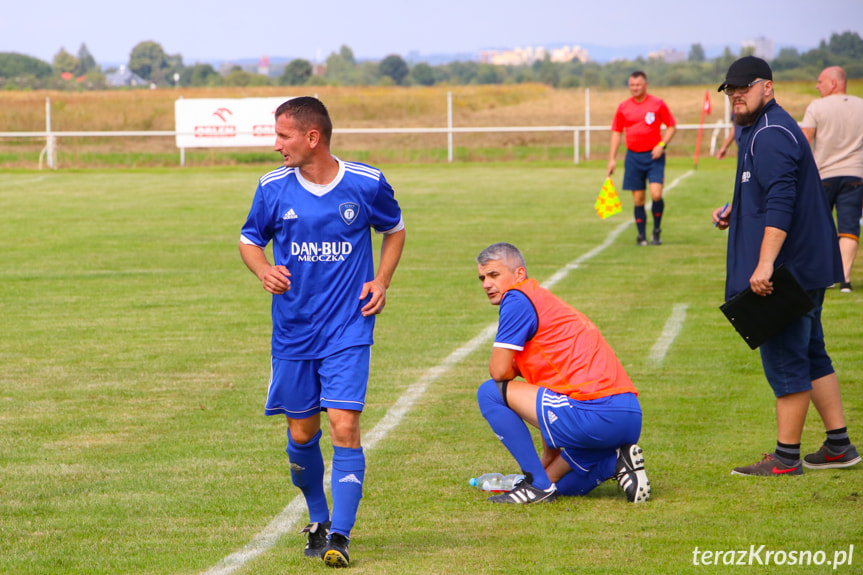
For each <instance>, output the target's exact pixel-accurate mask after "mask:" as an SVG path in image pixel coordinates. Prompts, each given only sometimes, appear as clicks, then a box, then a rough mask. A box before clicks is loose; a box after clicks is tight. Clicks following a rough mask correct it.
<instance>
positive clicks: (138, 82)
mask: <svg viewBox="0 0 863 575" xmlns="http://www.w3.org/2000/svg"><path fill="white" fill-rule="evenodd" d="M105 81H106V82H107V83H108V85H109V86H112V87H123V86H127V87H128V86H148V85H149V84H150V83H149V82H148V81H147V80H145V79H143V78H142V77H140V76H139V75H137V74H135V73H134V72H131V71H129V70H127V69H126V66H125V64H123V65H121V66H120V69H119V70H118V71H116V72H114V73H113V74H106V75H105Z"/></svg>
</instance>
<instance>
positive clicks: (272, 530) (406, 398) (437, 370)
mask: <svg viewBox="0 0 863 575" xmlns="http://www.w3.org/2000/svg"><path fill="white" fill-rule="evenodd" d="M692 174H693V171H692V170H689V171H688V172H686V173H685V174H683V175H681V176H679V177H678V178H675V179H674V181H672V182H671V183H670V184H669V185H668V186H667V187H666V188H665V190H666V191H669V190H671V189H672V188H674V187H675V186H677V184H678V183H680V182H681V181H682V180H683V179H684V178H687V177H689V176H690V175H692ZM630 224H632V220H627V221H625V222H622V223H621V224H619V225H618V226H617V227H616V228H614V229H613V230H612V231H611V232H610V233H609V234H608V236H607V237H606V238H605V241H604V242H603V243H602V244H600V245H599V246H597V247H595V248H593V249H592V250H590V251H589V252H587V253H586V254H584V255H582V256H579V257H578V258H576V259H575V260H573V261H571V262H570V263H568V264H566V265H565V266H564V267H562V268H561V269H560V270H558V271H557V272H555V273H554V274H553V275H552V276H551V277H550V278H548V279H547V280H546V281H545V282H543V284H542V285H543V287H545V288H551V287H552V286H553V285H555V284H556V283H558V282H559V281H560V280H562V279H563V278H565V277H566V276H567V275H568V274H569V272H571V271H572V270H574V269H577V268H578V266H579V265H580V264H582V263H584V262H586V261H587V260H589V259H591V258H593V257H595V256H597V255H599V254H600V253H602V252H603V250H605V249H606V248H608V247H609V246H611V244H612V243H613V242H614V240H615V239H617V236H619V235H620V234H621V233H622V232H623V231H624V230H625V229H626V228H627V227H629V225H630ZM495 333H497V323H496V322H495V323H493V324H489V325H488V326H486V327H485V328H484V329H483V330H482V331H481V332H480V333H479V334H478V335H477V336H475V337H474V338H473V339H471V340H470V341H468V342H467V343H465V344H464V345H462V346H461V347H459V348H458V349H457V350H455V351H454V352H452V353H451V354H449V355H448V356H447V357H446V359H444V360H443V361H442V362H441V363H439V364H438V365H436V366H434V367H432V368H430V369H428V370H427V371H426V372H425V373H424V374H423V375H422V376H421V377H420V378H419V379H418V380H417V381H416V383H414V384H413V385H411V386H410V387H408V388H407V389H406V390H405V392H404V393H403V394H402V395H401V397H399V398H398V400H397V401H396V402H395V403H394V404H393V406H392V407H390V408H389V409H388V410H387V412H386V414H384V416H383V418H382V419H381V420H380V421H378V423H377V424H376V425H375V426H374V427H373V428H372V430H371V431H370V432H369V433H368V434H366V435H364V436H363V450H364V451H365V450H370V449H372V448H373V447H374V446H375V445H377V443H378V442H379V441H381V440H382V439H384V438H385V437H386V436H387V434H388V433H389V432H390V431H391V430H392V429H393V428H395V427H396V426H397V425H398V424H399V423H400V422H401V420H402V419H403V418H404V416H405V415H407V413H408V411H410V408H411V407H413V404H414V403H415V402H416V401H417V400H418V399H419V398H420V397H422V395H423V394H424V393H425V392H426V390H427V389H428V387H429V385H431V384H432V383H434V382H435V381H437V380H438V379H439V378H440V377H442V376H443V375H444V374H446V373H447V372H448V371H449V370H450V369H451V368H453V367H455V366H456V365H458V364H459V363H460V362H461V361H462V360H464V359H465V358H466V357H467V356H469V355H470V354H472V353H473V352H474V351H476V350H477V349H479V348H480V346H481V345H484V344H486V343H487V342H489V341H490V340H491V339H492V338H493V337H494V335H495ZM330 475H331V473H330V470H329V469H327V472H326V474H325V475H324V488H325V489H327V488H328V487H329V485H330ZM305 512H306V501H305V498H304V497H303V495H302V494H300V495H297V496H296V497H295V498H294V499H293V500H292V501H291V502H290V503H289V504H288V506H287V507H285V508H284V509H283V510H282V512H281V513H279V514H278V515H276V516H275V517H274V518H273V520H272V521H270V523H269V524H268V525H267V526H266V527H264V529H263V531H261V532H260V533H258V534H257V535H255V537H254V538H252V540H251V541H249V542H248V543H247V544H246V545H245V546H244V547H243V548H242V549H240V550H239V551H236V552H234V553H231V554H230V555H228V556H227V557H225V558H224V559H222V560H221V561H219V563H217V564H216V565H214V566H213V567H211V568H210V569H208V570H207V571H205V572H204V575H229V574H230V573H233V572H234V571H236V570H237V569H240V568H241V567H243V566H244V565H245V564H246V563H248V562H249V561H251V560H253V559H255V558H257V557H258V556H259V555H261V554H263V553H264V552H265V551H267V550H269V549H271V548H272V547H273V546H274V545H275V544H276V542H278V540H279V538H280V537H281V536H282V535H284V534H285V533H287V532H288V531H290V530H291V529H292V528H293V527H294V525H295V524H296V522H297V521H298V520H299V519H300V518H301V517H302V516H303V514H304V513H305Z"/></svg>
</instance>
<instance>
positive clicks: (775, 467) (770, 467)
mask: <svg viewBox="0 0 863 575" xmlns="http://www.w3.org/2000/svg"><path fill="white" fill-rule="evenodd" d="M763 455H764V459H762V460H761V461H759V462H758V463H753V464H752V465H747V466H746V467H735V468H734V469H733V470H732V471H731V475H751V476H756V475H758V476H774V477H775V476H779V475H803V465H802V464H800V463H798V464H797V465H794V466H791V465H785V464H784V463H782V462H781V461H779V460H778V459H776V458H775V457H773V454H772V453H765V454H763Z"/></svg>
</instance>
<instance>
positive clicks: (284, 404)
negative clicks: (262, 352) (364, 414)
mask: <svg viewBox="0 0 863 575" xmlns="http://www.w3.org/2000/svg"><path fill="white" fill-rule="evenodd" d="M370 359H371V346H368V345H361V346H356V347H349V348H347V349H343V350H341V351H338V352H336V353H334V354H333V355H330V356H328V357H325V358H323V359H300V360H289V359H279V358H276V357H274V358H273V359H272V361H273V363H272V371H271V372H270V388H269V391H268V392H267V406H266V408H265V410H264V413H265V414H266V415H279V414H281V415H287V416H288V417H290V418H291V419H306V418H308V417H312V416H313V415H315V414H317V413H320V412H321V409H322V408H323V409H328V408H333V409H349V410H351V411H362V410H363V407H364V406H365V402H366V388H367V387H368V382H369V360H370Z"/></svg>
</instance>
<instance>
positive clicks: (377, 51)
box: [0, 0, 863, 65]
mask: <svg viewBox="0 0 863 575" xmlns="http://www.w3.org/2000/svg"><path fill="white" fill-rule="evenodd" d="M312 6H317V9H313V8H311V7H312ZM848 30H850V31H854V32H857V33H858V34H861V30H863V0H820V1H818V0H750V1H740V2H704V1H698V0H686V1H684V0H613V1H610V2H609V1H603V0H590V1H588V2H584V1H579V0H488V1H480V0H431V1H422V0H355V1H350V2H349V1H347V0H329V1H327V0H318V1H314V0H313V1H308V0H306V1H304V2H291V1H290V0H288V1H285V2H281V3H275V2H263V1H261V0H244V1H228V0H207V1H206V2H204V1H200V0H188V1H186V0H146V1H144V2H140V3H137V2H136V3H126V2H118V1H117V0H110V1H109V0H77V1H76V0H63V1H60V0H46V1H39V0H7V1H5V2H4V6H3V9H2V10H0V52H18V53H22V54H27V55H30V56H35V57H37V58H40V59H42V60H45V61H47V62H51V61H52V60H53V58H54V55H55V54H56V53H57V52H58V51H59V50H60V48H65V49H66V50H67V51H68V52H70V53H72V54H77V52H78V49H79V47H80V46H81V44H82V43H86V44H87V48H88V50H89V51H90V53H91V54H92V55H93V56H94V57H95V59H96V61H97V62H99V63H108V62H109V63H123V62H127V61H128V58H129V53H130V52H131V51H132V48H133V47H134V46H135V45H136V44H137V43H138V42H141V41H145V40H153V41H155V42H158V43H159V44H161V45H162V47H163V48H164V50H165V52H167V53H168V54H180V55H182V57H183V62H184V63H185V64H187V65H191V64H194V63H195V62H196V61H201V62H204V61H214V60H239V59H242V58H258V57H260V56H261V55H268V56H270V57H271V58H274V57H286V58H305V59H308V60H312V61H315V60H318V59H319V58H320V59H325V58H326V57H327V56H328V55H329V54H330V53H331V52H337V51H338V50H339V48H340V46H342V45H343V44H344V45H347V46H349V47H350V48H351V49H352V50H353V52H354V55H355V56H356V57H357V58H358V59H380V58H383V57H384V56H386V55H388V54H400V55H402V56H404V57H407V56H408V55H409V53H411V52H418V53H419V54H426V55H430V54H440V53H476V52H479V51H480V50H483V49H488V48H510V47H516V46H522V47H523V46H551V45H556V44H579V45H586V44H587V45H598V46H645V45H648V46H651V47H678V48H686V49H688V46H690V45H691V44H693V43H696V42H698V43H701V44H702V45H703V46H704V47H705V49H707V50H708V55H710V50H711V48H713V47H716V49H719V50H721V47H724V46H726V45H727V46H730V47H731V48H732V49H733V50H735V52H737V51H739V49H740V43H741V42H742V41H744V40H748V39H752V38H756V37H760V36H763V37H766V38H770V39H772V40H773V41H774V43H775V47H776V50H777V52H778V50H779V49H780V48H781V47H783V46H794V47H797V48H800V49H809V48H814V47H816V46H817V45H818V42H819V41H820V40H822V39H829V37H830V34H831V33H834V32H836V33H841V32H844V31H848ZM861 35H863V34H861ZM637 55H638V54H637V53H635V54H629V55H627V57H633V58H634V57H635V56H637Z"/></svg>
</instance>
